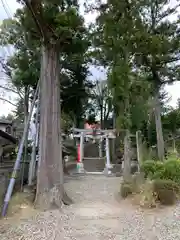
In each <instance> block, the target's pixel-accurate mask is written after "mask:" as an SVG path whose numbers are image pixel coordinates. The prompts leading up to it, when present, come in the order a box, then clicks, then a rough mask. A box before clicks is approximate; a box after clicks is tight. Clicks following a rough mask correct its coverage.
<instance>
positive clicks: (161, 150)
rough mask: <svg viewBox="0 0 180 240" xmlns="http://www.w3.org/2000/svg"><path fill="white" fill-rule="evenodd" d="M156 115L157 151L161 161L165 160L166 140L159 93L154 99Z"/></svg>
mask: <svg viewBox="0 0 180 240" xmlns="http://www.w3.org/2000/svg"><path fill="white" fill-rule="evenodd" d="M154 103H155V106H154V115H155V123H156V137H157V150H158V158H159V160H161V161H163V160H164V138H163V131H162V121H161V106H160V101H159V92H158V93H156V95H155V97H154Z"/></svg>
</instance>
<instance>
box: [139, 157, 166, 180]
mask: <svg viewBox="0 0 180 240" xmlns="http://www.w3.org/2000/svg"><path fill="white" fill-rule="evenodd" d="M140 168H141V172H143V173H144V176H145V178H148V177H149V178H154V176H155V175H156V174H157V173H159V172H161V171H162V170H163V169H164V164H163V163H162V162H160V161H152V160H147V161H144V162H143V163H142V165H141V167H140Z"/></svg>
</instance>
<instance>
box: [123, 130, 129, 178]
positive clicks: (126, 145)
mask: <svg viewBox="0 0 180 240" xmlns="http://www.w3.org/2000/svg"><path fill="white" fill-rule="evenodd" d="M130 151H131V140H130V133H129V130H127V131H126V136H125V138H124V169H123V178H124V181H129V179H130V177H131V156H130V155H131V154H130Z"/></svg>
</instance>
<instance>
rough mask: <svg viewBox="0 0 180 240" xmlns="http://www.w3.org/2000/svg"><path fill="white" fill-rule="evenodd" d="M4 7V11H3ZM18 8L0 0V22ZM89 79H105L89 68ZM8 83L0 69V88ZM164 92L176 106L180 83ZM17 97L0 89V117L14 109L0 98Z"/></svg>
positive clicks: (88, 19) (13, 2)
mask: <svg viewBox="0 0 180 240" xmlns="http://www.w3.org/2000/svg"><path fill="white" fill-rule="evenodd" d="M175 2H176V0H171V4H172V5H174V4H175ZM4 6H5V9H4ZM18 7H19V4H18V3H17V2H16V0H10V1H8V0H0V21H2V20H3V19H5V18H8V16H12V15H13V14H14V13H15V11H16V9H17V8H18ZM94 19H95V15H94V14H88V15H86V16H85V20H86V22H87V23H88V22H91V21H93V20H94ZM0 54H1V57H2V55H4V54H6V53H5V52H4V51H3V50H2V49H0ZM90 71H91V78H92V79H98V80H99V79H102V80H104V79H105V74H104V73H103V72H102V71H99V70H98V69H96V68H94V67H91V68H90ZM7 84H8V82H7V80H6V79H5V76H4V75H3V73H2V71H1V69H0V86H2V85H3V86H4V85H7ZM165 90H166V91H167V92H168V94H169V97H171V99H170V101H169V103H168V104H169V105H171V106H172V107H175V106H176V103H177V99H178V98H180V82H176V83H174V84H172V85H171V86H166V87H165ZM16 97H17V95H15V94H13V93H11V92H7V91H3V90H2V89H1V88H0V116H2V115H8V113H11V111H12V110H13V109H14V106H12V104H9V103H7V102H4V101H2V100H1V98H5V99H7V100H9V101H11V102H13V101H14V100H15V99H16Z"/></svg>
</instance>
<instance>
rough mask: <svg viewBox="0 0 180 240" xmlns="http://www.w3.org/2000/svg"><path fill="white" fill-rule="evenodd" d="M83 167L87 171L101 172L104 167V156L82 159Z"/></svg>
mask: <svg viewBox="0 0 180 240" xmlns="http://www.w3.org/2000/svg"><path fill="white" fill-rule="evenodd" d="M83 163H84V169H85V171H87V172H101V171H103V170H104V168H105V159H104V158H94V159H93V158H91V159H86V158H85V159H84V161H83Z"/></svg>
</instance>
